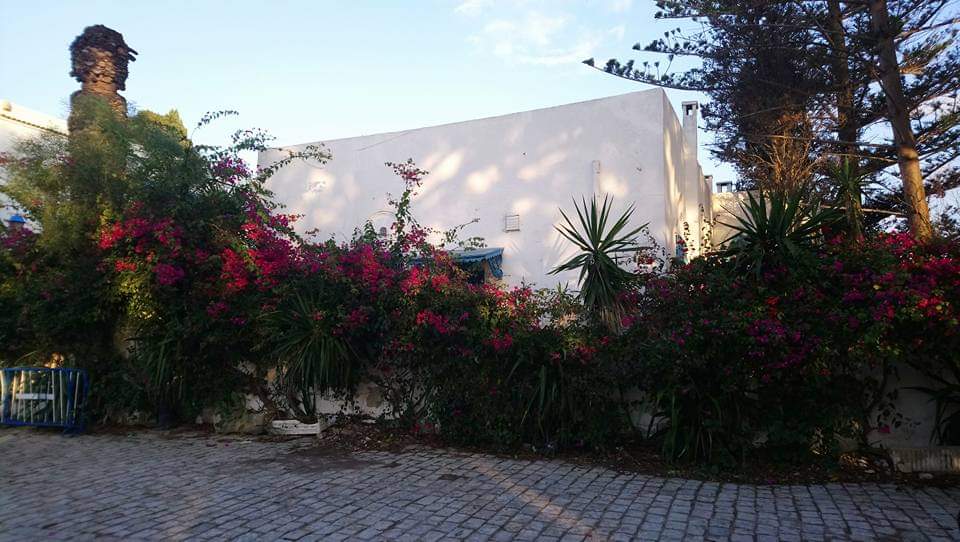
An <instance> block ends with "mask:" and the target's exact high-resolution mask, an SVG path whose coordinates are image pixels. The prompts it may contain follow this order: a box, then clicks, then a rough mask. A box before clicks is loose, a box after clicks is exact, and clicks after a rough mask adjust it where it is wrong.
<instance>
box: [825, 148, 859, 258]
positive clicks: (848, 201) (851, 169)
mask: <svg viewBox="0 0 960 542" xmlns="http://www.w3.org/2000/svg"><path fill="white" fill-rule="evenodd" d="M827 173H828V175H829V176H830V179H831V180H832V181H833V182H834V184H836V186H837V201H838V203H840V204H841V205H843V207H844V209H845V213H844V214H845V217H846V229H847V235H848V237H849V239H848V240H849V241H851V242H854V243H859V242H861V241H863V207H862V205H861V203H860V194H861V192H862V188H863V182H864V176H863V174H861V173H860V172H859V171H858V170H857V165H856V162H854V161H851V160H850V159H844V160H843V161H841V162H838V163H834V164H830V165H829V166H828V167H827Z"/></svg>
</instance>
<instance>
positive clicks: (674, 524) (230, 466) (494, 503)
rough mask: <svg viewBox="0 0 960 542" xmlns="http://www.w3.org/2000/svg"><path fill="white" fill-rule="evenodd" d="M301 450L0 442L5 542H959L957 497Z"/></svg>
mask: <svg viewBox="0 0 960 542" xmlns="http://www.w3.org/2000/svg"><path fill="white" fill-rule="evenodd" d="M308 444H309V440H300V441H296V442H283V443H277V442H258V441H244V440H243V439H239V438H219V437H211V436H199V435H198V436H192V437H190V436H177V437H173V438H166V437H164V436H163V435H162V434H160V433H151V432H145V433H135V434H132V435H131V436H121V435H116V436H114V435H91V436H80V437H74V438H67V437H63V436H60V435H58V434H54V433H49V432H41V431H36V430H30V429H0V539H4V540H41V539H43V540H48V539H93V538H96V539H124V540H127V539H152V540H161V539H162V540H170V539H244V540H263V539H279V538H284V539H291V540H292V539H301V540H307V539H310V540H346V539H350V540H385V539H397V540H436V539H450V540H453V539H467V540H491V539H492V540H511V539H516V540H584V539H588V540H606V539H612V540H630V539H638V540H655V539H662V540H680V539H684V540H688V539H689V540H696V539H706V540H754V539H760V540H874V539H880V540H904V539H906V540H958V539H960V530H958V529H957V520H956V516H957V512H958V509H960V488H953V489H950V490H941V489H922V490H920V489H909V488H897V487H896V486H893V485H872V484H866V485H856V484H853V485H848V484H830V485H825V486H809V487H807V486H749V485H735V484H719V483H707V482H697V481H690V480H679V479H663V478H657V477H651V476H643V475H633V474H618V473H616V472H613V471H610V470H606V469H603V468H599V467H592V468H591V467H580V466H575V465H571V464H569V463H564V462H561V461H523V460H510V459H501V458H496V457H491V456H486V455H480V454H466V453H457V452H450V451H437V450H417V451H410V452H406V453H401V454H393V453H386V452H364V453H355V454H347V453H344V452H336V451H331V450H329V449H324V448H318V447H311V446H308Z"/></svg>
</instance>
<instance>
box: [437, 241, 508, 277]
mask: <svg viewBox="0 0 960 542" xmlns="http://www.w3.org/2000/svg"><path fill="white" fill-rule="evenodd" d="M450 256H451V257H452V258H453V261H455V262H457V263H474V262H487V265H489V266H490V272H491V273H493V276H495V277H497V278H498V279H502V278H503V269H502V268H501V266H502V265H503V247H491V248H475V249H472V250H451V251H450Z"/></svg>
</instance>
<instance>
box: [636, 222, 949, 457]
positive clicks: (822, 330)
mask: <svg viewBox="0 0 960 542" xmlns="http://www.w3.org/2000/svg"><path fill="white" fill-rule="evenodd" d="M957 256H958V254H957V247H956V246H955V245H953V246H951V245H944V244H931V245H928V246H918V245H916V244H915V243H914V242H913V241H912V239H910V238H909V237H908V236H906V235H904V234H880V235H877V236H874V237H872V238H869V239H868V240H867V241H865V242H864V243H863V244H862V245H859V246H852V247H851V246H849V245H847V244H845V243H840V242H839V240H837V241H833V242H827V243H824V244H822V245H821V246H820V247H819V248H817V249H815V250H811V251H810V252H809V253H807V254H806V255H805V257H804V258H802V259H801V260H800V261H796V262H794V263H793V265H791V266H789V267H787V266H783V265H775V266H770V267H767V268H764V269H762V270H761V271H760V272H759V273H756V274H754V273H748V274H744V273H742V272H740V270H739V269H738V267H737V265H736V262H733V261H730V260H725V259H723V258H720V257H712V258H700V259H697V260H695V261H693V262H691V263H690V264H688V265H686V266H683V267H680V268H678V269H676V270H675V271H674V272H673V273H671V274H668V275H658V276H649V277H646V279H645V280H642V281H641V282H640V283H639V284H638V289H637V291H636V292H634V293H632V294H629V295H628V297H629V298H630V300H631V302H632V303H633V305H632V306H633V307H634V309H635V312H634V314H633V315H631V316H629V317H628V321H627V322H625V324H626V325H627V326H628V331H627V332H626V333H625V334H624V336H623V337H622V338H621V340H622V341H623V343H624V344H623V345H621V349H622V350H623V352H622V354H621V355H626V356H630V355H634V354H635V353H636V352H643V355H642V356H641V357H640V360H641V361H640V363H638V364H636V365H635V366H633V367H632V368H631V369H632V370H634V371H636V372H635V377H634V378H635V380H636V381H637V382H639V383H640V387H641V389H643V390H644V392H646V394H647V398H648V399H649V400H650V407H651V409H652V410H653V411H654V412H656V413H657V414H658V416H659V422H660V423H661V424H662V428H663V431H662V436H663V446H664V452H665V454H666V455H668V456H670V457H674V458H687V459H694V460H707V461H720V462H722V461H742V460H743V459H744V458H745V457H746V455H748V454H750V453H752V452H753V451H755V450H757V449H766V450H768V451H769V450H772V451H776V450H781V451H791V452H795V451H798V450H799V451H804V452H805V451H808V450H814V451H817V452H821V453H827V452H830V451H831V450H834V449H835V447H836V446H837V439H838V437H842V436H847V437H850V438H853V439H856V440H858V441H859V442H860V443H861V444H863V445H868V444H869V437H870V435H871V432H876V431H879V432H888V431H889V430H890V427H891V425H898V424H900V423H902V420H901V419H900V418H899V417H898V416H897V415H896V413H895V412H894V411H893V409H892V407H891V404H890V403H891V400H892V397H891V395H890V393H889V392H890V391H891V389H894V390H895V387H896V386H895V385H894V386H893V387H891V384H892V383H895V381H896V377H897V371H898V367H903V366H904V365H909V366H913V367H916V368H918V369H919V370H921V371H922V372H924V373H925V374H927V375H930V376H932V377H935V378H938V379H941V381H942V382H944V384H946V385H949V384H950V383H951V382H952V383H953V385H955V383H956V382H958V380H957V376H958V372H957V367H958V365H957V364H958V357H957V355H956V352H957V346H958V344H960V343H958V341H960V327H958V323H957V317H958V314H957V307H958V305H957V303H960V273H958V271H960V267H958V265H960V259H958V258H957Z"/></svg>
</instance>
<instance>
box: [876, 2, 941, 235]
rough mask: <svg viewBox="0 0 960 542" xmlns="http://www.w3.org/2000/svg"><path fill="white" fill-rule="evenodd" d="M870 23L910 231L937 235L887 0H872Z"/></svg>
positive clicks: (915, 233)
mask: <svg viewBox="0 0 960 542" xmlns="http://www.w3.org/2000/svg"><path fill="white" fill-rule="evenodd" d="M870 23H871V27H872V29H873V33H874V35H875V37H876V45H877V54H878V57H879V66H878V67H879V73H878V74H877V75H878V77H877V79H878V81H879V83H880V87H881V88H882V89H883V94H884V96H885V97H886V101H887V118H888V120H889V121H890V126H891V127H892V128H893V142H894V145H895V146H896V148H897V164H898V166H899V168H900V179H901V180H902V181H903V196H904V200H905V202H906V204H907V222H908V224H909V226H910V232H911V233H912V234H913V235H914V237H916V238H917V240H919V241H927V240H929V239H930V238H931V237H933V228H932V227H931V225H930V210H929V209H928V208H927V195H926V191H925V190H924V187H923V173H922V172H921V171H920V154H919V153H918V152H917V140H916V138H915V137H914V135H913V129H912V128H911V126H910V111H908V110H907V104H906V99H905V98H904V95H903V82H902V81H901V79H900V63H899V61H898V60H897V45H896V43H895V42H894V37H895V31H894V29H892V28H891V27H890V14H889V12H888V10H887V0H870Z"/></svg>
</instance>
